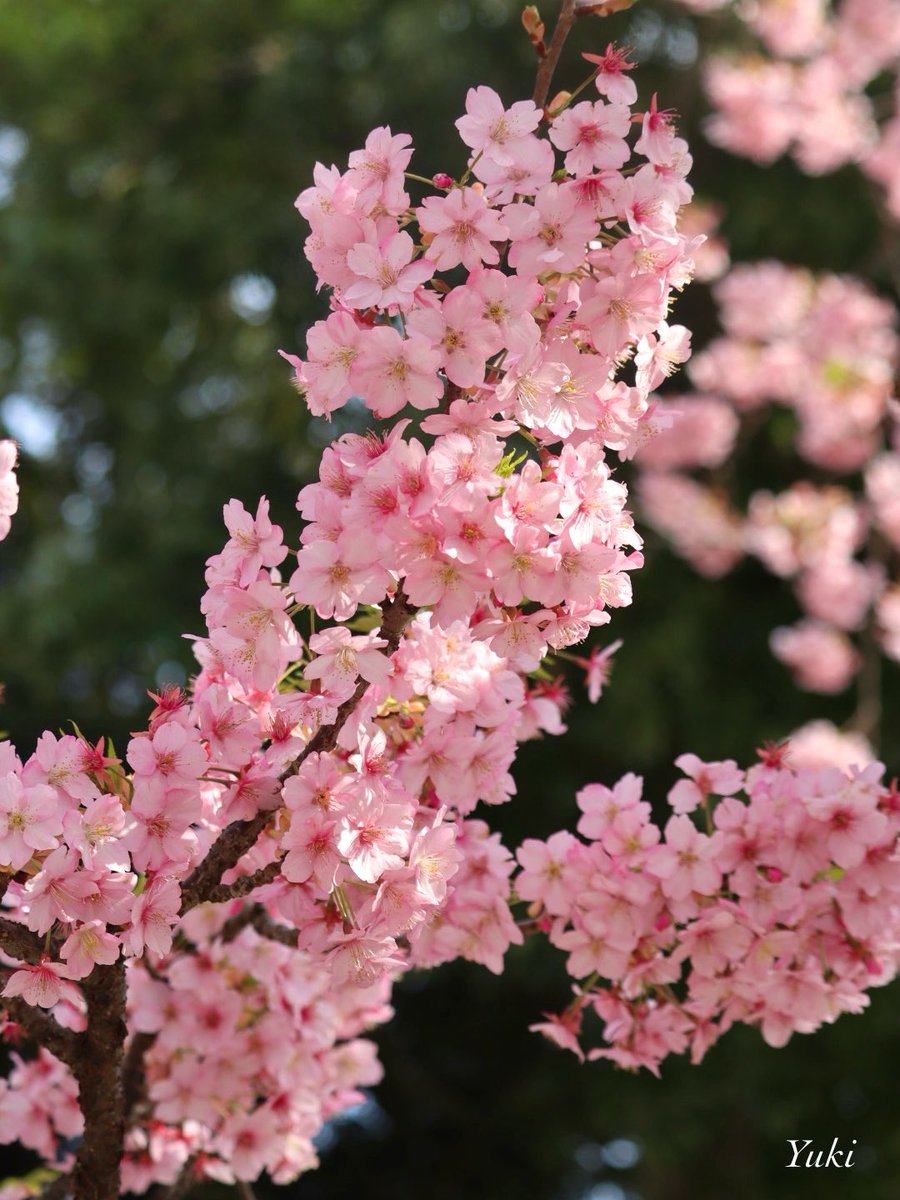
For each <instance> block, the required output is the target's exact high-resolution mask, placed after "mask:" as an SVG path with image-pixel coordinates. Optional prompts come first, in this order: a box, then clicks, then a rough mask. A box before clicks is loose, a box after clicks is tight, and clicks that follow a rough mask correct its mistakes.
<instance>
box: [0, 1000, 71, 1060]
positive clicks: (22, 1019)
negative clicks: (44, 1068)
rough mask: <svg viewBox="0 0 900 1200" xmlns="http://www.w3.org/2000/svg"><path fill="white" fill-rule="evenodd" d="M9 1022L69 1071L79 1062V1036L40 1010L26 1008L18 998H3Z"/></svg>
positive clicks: (24, 1003) (0, 1002)
mask: <svg viewBox="0 0 900 1200" xmlns="http://www.w3.org/2000/svg"><path fill="white" fill-rule="evenodd" d="M0 1004H2V1006H3V1008H5V1009H6V1012H7V1014H8V1016H9V1017H10V1019H11V1020H13V1021H15V1023H16V1024H17V1025H21V1026H22V1028H23V1029H24V1031H25V1033H26V1034H27V1035H28V1037H29V1038H31V1040H32V1041H34V1042H37V1043H38V1045H40V1046H43V1047H44V1049H45V1050H49V1051H50V1053H51V1054H53V1055H54V1056H55V1057H56V1058H58V1059H59V1061H60V1062H64V1063H65V1064H66V1066H67V1067H70V1068H71V1069H72V1070H73V1071H74V1070H75V1068H76V1065H77V1064H78V1062H79V1058H80V1049H81V1047H80V1036H81V1035H80V1034H77V1033H73V1032H72V1030H71V1029H66V1028H64V1027H63V1026H62V1025H60V1023H59V1022H58V1021H57V1020H56V1018H55V1017H51V1015H50V1014H49V1013H48V1012H45V1011H44V1010H43V1009H42V1008H35V1007H34V1005H32V1004H28V1003H27V1001H25V1000H23V999H22V997H21V996H7V997H4V998H3V999H2V1000H0Z"/></svg>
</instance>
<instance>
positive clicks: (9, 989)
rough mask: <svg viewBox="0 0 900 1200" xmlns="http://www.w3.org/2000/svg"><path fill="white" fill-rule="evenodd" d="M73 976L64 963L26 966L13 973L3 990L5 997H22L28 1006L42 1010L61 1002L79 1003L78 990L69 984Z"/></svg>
mask: <svg viewBox="0 0 900 1200" xmlns="http://www.w3.org/2000/svg"><path fill="white" fill-rule="evenodd" d="M71 978H72V976H71V975H70V974H69V968H68V967H67V966H66V965H64V964H63V963H57V962H48V961H47V960H46V959H45V960H42V961H41V962H40V963H38V965H37V966H34V967H32V966H28V965H24V966H22V967H20V968H19V970H18V971H13V973H12V974H11V975H10V977H9V979H8V980H7V981H6V987H5V988H4V989H3V993H2V994H3V995H4V996H21V997H22V999H23V1000H24V1001H25V1003H26V1004H32V1005H35V1006H37V1007H40V1008H53V1007H54V1005H56V1004H59V1002H60V1000H63V999H69V1000H74V1001H75V1002H76V1003H77V999H78V995H79V993H78V990H77V988H75V986H74V985H73V984H71V983H69V982H68V980H69V979H71Z"/></svg>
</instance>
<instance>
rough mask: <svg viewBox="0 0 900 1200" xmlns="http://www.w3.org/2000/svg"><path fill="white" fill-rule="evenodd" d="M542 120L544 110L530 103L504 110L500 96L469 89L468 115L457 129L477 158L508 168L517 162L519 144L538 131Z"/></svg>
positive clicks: (479, 88) (476, 88) (520, 101)
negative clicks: (481, 156) (484, 158)
mask: <svg viewBox="0 0 900 1200" xmlns="http://www.w3.org/2000/svg"><path fill="white" fill-rule="evenodd" d="M540 120H541V110H540V109H539V108H537V107H535V105H534V104H532V103H531V101H530V100H517V101H516V103H515V104H513V105H512V107H510V108H508V109H505V108H504V107H503V101H502V100H501V99H500V97H499V96H498V95H497V93H496V92H495V91H494V90H493V89H492V88H489V87H483V86H482V87H474V88H469V90H468V92H467V93H466V115H465V116H464V117H460V118H459V120H458V121H456V128H457V129H458V130H459V136H460V137H461V138H462V140H463V141H464V142H465V144H466V145H467V146H468V147H469V148H470V149H471V150H474V151H475V153H476V154H483V155H484V156H485V157H487V158H489V159H492V160H493V161H494V162H495V163H497V164H498V165H500V166H506V165H508V164H509V163H510V162H512V161H513V160H514V158H515V155H516V152H517V150H518V147H519V144H520V143H521V142H522V141H523V140H524V139H525V138H526V137H528V135H529V134H531V133H532V132H533V131H534V130H535V129H537V127H538V125H539V124H540Z"/></svg>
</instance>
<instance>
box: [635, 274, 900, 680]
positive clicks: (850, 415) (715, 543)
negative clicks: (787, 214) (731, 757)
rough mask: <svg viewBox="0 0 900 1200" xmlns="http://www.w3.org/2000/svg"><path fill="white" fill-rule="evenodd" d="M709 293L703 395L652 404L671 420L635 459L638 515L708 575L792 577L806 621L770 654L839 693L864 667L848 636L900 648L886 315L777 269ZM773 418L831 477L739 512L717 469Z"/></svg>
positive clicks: (891, 318)
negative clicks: (753, 569) (787, 415)
mask: <svg viewBox="0 0 900 1200" xmlns="http://www.w3.org/2000/svg"><path fill="white" fill-rule="evenodd" d="M714 294H715V298H716V300H717V303H718V306H719V314H720V320H721V323H722V326H723V330H724V332H723V335H722V336H720V337H719V338H717V339H715V340H714V341H713V342H712V343H711V344H710V345H709V346H707V347H706V348H705V349H704V350H703V351H701V352H700V353H698V354H696V355H695V357H694V358H693V359H692V361H691V364H690V367H689V371H690V376H691V381H692V382H693V383H694V384H695V386H696V387H697V389H698V392H697V393H695V394H692V395H683V396H673V397H671V398H668V397H667V399H666V401H665V402H659V403H658V405H657V410H656V416H655V419H656V420H657V421H659V422H660V423H661V421H662V418H663V417H664V416H669V417H671V419H672V424H671V425H670V426H669V427H668V428H661V429H660V432H659V434H658V436H657V437H656V438H655V439H654V440H653V441H649V442H647V443H646V444H645V445H644V446H643V447H642V448H641V450H640V451H639V453H638V455H637V462H638V464H639V465H640V466H641V467H642V468H643V475H642V478H641V480H640V483H639V491H640V495H641V499H642V503H643V507H644V512H645V515H646V516H647V518H648V520H650V522H651V523H653V524H654V525H655V526H656V527H657V528H658V529H659V530H660V531H662V532H663V533H664V534H665V535H666V536H667V537H668V538H669V539H670V540H671V541H672V544H673V545H674V547H675V548H676V550H678V552H679V553H681V554H682V555H684V557H686V558H687V559H688V560H689V561H690V562H691V563H692V564H693V565H694V566H695V567H696V568H697V569H698V570H699V571H700V572H702V573H703V574H705V575H709V576H716V575H721V574H723V573H725V572H727V571H728V570H730V569H731V568H732V567H733V566H734V565H735V564H736V563H737V562H738V561H739V560H740V559H741V558H742V557H743V555H744V554H745V553H751V554H753V555H755V556H756V557H757V558H758V559H759V560H760V561H761V562H762V563H763V564H764V565H765V566H766V567H767V568H768V569H769V570H770V571H771V572H772V573H773V574H775V575H777V576H779V577H781V578H784V579H789V580H791V581H792V583H793V586H794V591H795V594H796V596H797V599H798V600H799V602H800V604H801V606H802V608H803V611H804V616H803V618H802V620H801V621H800V622H799V623H798V624H796V625H794V626H792V627H785V628H781V629H778V630H775V631H774V632H773V635H772V649H773V651H774V653H775V654H776V656H777V657H778V658H779V659H781V660H782V661H783V662H785V663H786V664H787V665H788V666H789V667H790V668H791V670H792V671H793V672H794V674H795V678H796V681H797V683H798V685H799V686H801V687H803V688H805V689H808V690H811V691H818V692H840V691H842V690H843V689H844V688H845V687H846V686H847V685H848V683H849V682H850V680H851V679H852V678H853V677H854V676H855V674H856V673H857V670H858V668H859V666H860V661H861V660H860V655H859V652H858V649H857V648H856V647H855V646H854V642H853V640H852V639H853V637H854V636H855V635H858V634H860V633H861V632H863V633H864V634H865V635H866V636H867V637H869V636H874V637H875V638H876V639H877V642H878V644H879V645H880V646H881V648H882V650H883V652H884V653H886V654H888V655H889V656H891V657H894V658H897V657H898V651H900V611H898V610H900V600H898V596H900V590H898V587H897V584H896V582H892V579H894V580H896V565H897V559H896V555H897V552H898V551H900V502H898V497H900V453H898V451H900V426H898V423H897V412H898V409H897V400H896V397H895V396H894V375H895V371H896V369H897V364H898V361H900V341H898V337H897V332H896V313H895V310H894V309H893V307H892V306H891V305H890V304H889V303H888V302H887V301H885V300H883V299H881V298H880V297H877V296H876V295H874V294H873V293H872V292H871V291H870V290H869V289H868V288H867V287H866V286H865V285H864V284H862V283H861V282H859V281H857V280H854V279H851V278H849V277H843V276H835V275H822V276H818V277H816V276H813V275H812V274H811V273H809V272H807V271H804V270H800V269H797V268H792V267H788V266H785V265H784V264H782V263H778V262H763V263H757V264H744V265H740V266H738V267H735V268H734V269H733V270H732V271H731V272H730V273H729V274H728V275H727V276H725V278H724V279H722V280H721V281H720V282H719V283H718V284H717V285H716V286H715V288H714ZM772 406H784V407H786V408H787V409H788V410H789V411H790V412H791V414H792V416H793V418H794V420H795V425H796V435H795V446H796V451H797V453H798V455H799V456H800V459H801V460H805V463H806V464H809V466H811V467H812V468H817V469H818V470H819V478H820V479H821V472H822V471H827V472H828V473H830V475H831V476H832V480H833V481H832V482H815V483H814V482H812V481H810V480H807V479H800V480H799V481H798V482H796V483H794V484H792V485H791V486H790V487H788V488H786V489H785V490H784V491H782V492H781V493H779V494H773V493H771V492H768V491H758V492H755V493H754V494H753V495H751V497H750V499H749V502H748V504H747V509H746V512H745V513H744V514H740V513H739V512H738V511H737V510H736V509H735V508H734V507H733V506H732V503H731V500H730V498H729V496H728V494H727V491H726V490H725V489H724V488H723V486H722V485H723V482H724V481H725V480H726V479H727V464H728V461H729V459H730V457H731V455H732V454H733V452H734V449H735V446H736V444H737V439H738V435H739V433H740V431H741V430H745V431H748V432H749V431H751V430H753V429H755V428H757V427H758V426H759V425H760V423H762V422H765V421H766V420H767V418H768V416H769V414H770V412H771V411H772ZM807 469H808V468H807ZM688 470H691V471H693V472H695V474H694V475H692V476H689V475H687V474H685V472H686V471H688ZM860 472H861V473H862V479H863V484H864V488H862V489H860V488H859V487H857V486H856V478H855V477H856V476H857V475H858V473H860Z"/></svg>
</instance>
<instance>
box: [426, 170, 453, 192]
mask: <svg viewBox="0 0 900 1200" xmlns="http://www.w3.org/2000/svg"><path fill="white" fill-rule="evenodd" d="M431 182H432V183H433V184H434V186H435V187H436V188H443V189H444V190H445V191H447V190H449V189H450V188H452V187H453V176H452V175H448V174H447V173H446V171H438V173H437V175H435V177H434V178H433V179H432V181H431Z"/></svg>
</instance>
